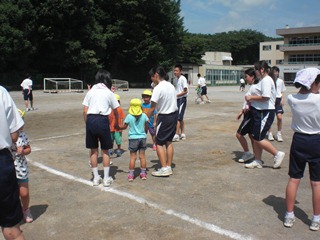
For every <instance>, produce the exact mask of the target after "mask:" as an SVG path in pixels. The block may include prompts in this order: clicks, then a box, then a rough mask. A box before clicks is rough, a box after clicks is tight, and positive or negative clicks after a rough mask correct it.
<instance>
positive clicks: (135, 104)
mask: <svg viewBox="0 0 320 240" xmlns="http://www.w3.org/2000/svg"><path fill="white" fill-rule="evenodd" d="M141 105H142V102H141V100H140V99H138V98H133V99H132V100H131V101H130V108H129V114H128V115H127V116H126V118H125V120H124V124H123V126H120V129H122V130H124V129H127V127H128V126H129V133H128V138H129V147H128V149H129V151H130V163H129V175H128V181H129V182H132V181H133V179H134V168H135V163H136V159H137V152H138V151H139V157H140V164H141V165H140V166H141V172H140V178H141V179H142V180H146V179H147V173H146V167H147V163H146V157H145V150H146V148H147V134H146V131H147V129H148V121H149V119H148V117H147V115H146V114H145V113H143V112H142V108H141Z"/></svg>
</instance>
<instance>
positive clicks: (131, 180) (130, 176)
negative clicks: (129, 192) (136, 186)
mask: <svg viewBox="0 0 320 240" xmlns="http://www.w3.org/2000/svg"><path fill="white" fill-rule="evenodd" d="M133 179H134V176H132V175H130V174H129V175H128V181H129V182H133Z"/></svg>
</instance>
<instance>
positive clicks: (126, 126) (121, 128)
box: [118, 123, 128, 130]
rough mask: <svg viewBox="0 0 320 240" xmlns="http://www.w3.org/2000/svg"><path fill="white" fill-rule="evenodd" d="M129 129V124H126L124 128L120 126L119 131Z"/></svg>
mask: <svg viewBox="0 0 320 240" xmlns="http://www.w3.org/2000/svg"><path fill="white" fill-rule="evenodd" d="M127 128H128V124H127V123H124V124H123V125H122V126H120V125H119V126H118V129H119V130H126V129H127Z"/></svg>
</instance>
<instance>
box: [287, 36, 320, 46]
mask: <svg viewBox="0 0 320 240" xmlns="http://www.w3.org/2000/svg"><path fill="white" fill-rule="evenodd" d="M289 44H290V45H319V44H320V36H305V37H292V38H289Z"/></svg>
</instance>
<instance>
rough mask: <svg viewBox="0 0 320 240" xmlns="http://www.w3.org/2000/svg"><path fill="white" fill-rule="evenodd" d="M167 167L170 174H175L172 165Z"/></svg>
mask: <svg viewBox="0 0 320 240" xmlns="http://www.w3.org/2000/svg"><path fill="white" fill-rule="evenodd" d="M167 169H168V172H169V174H170V175H172V174H173V171H172V168H171V167H167Z"/></svg>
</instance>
